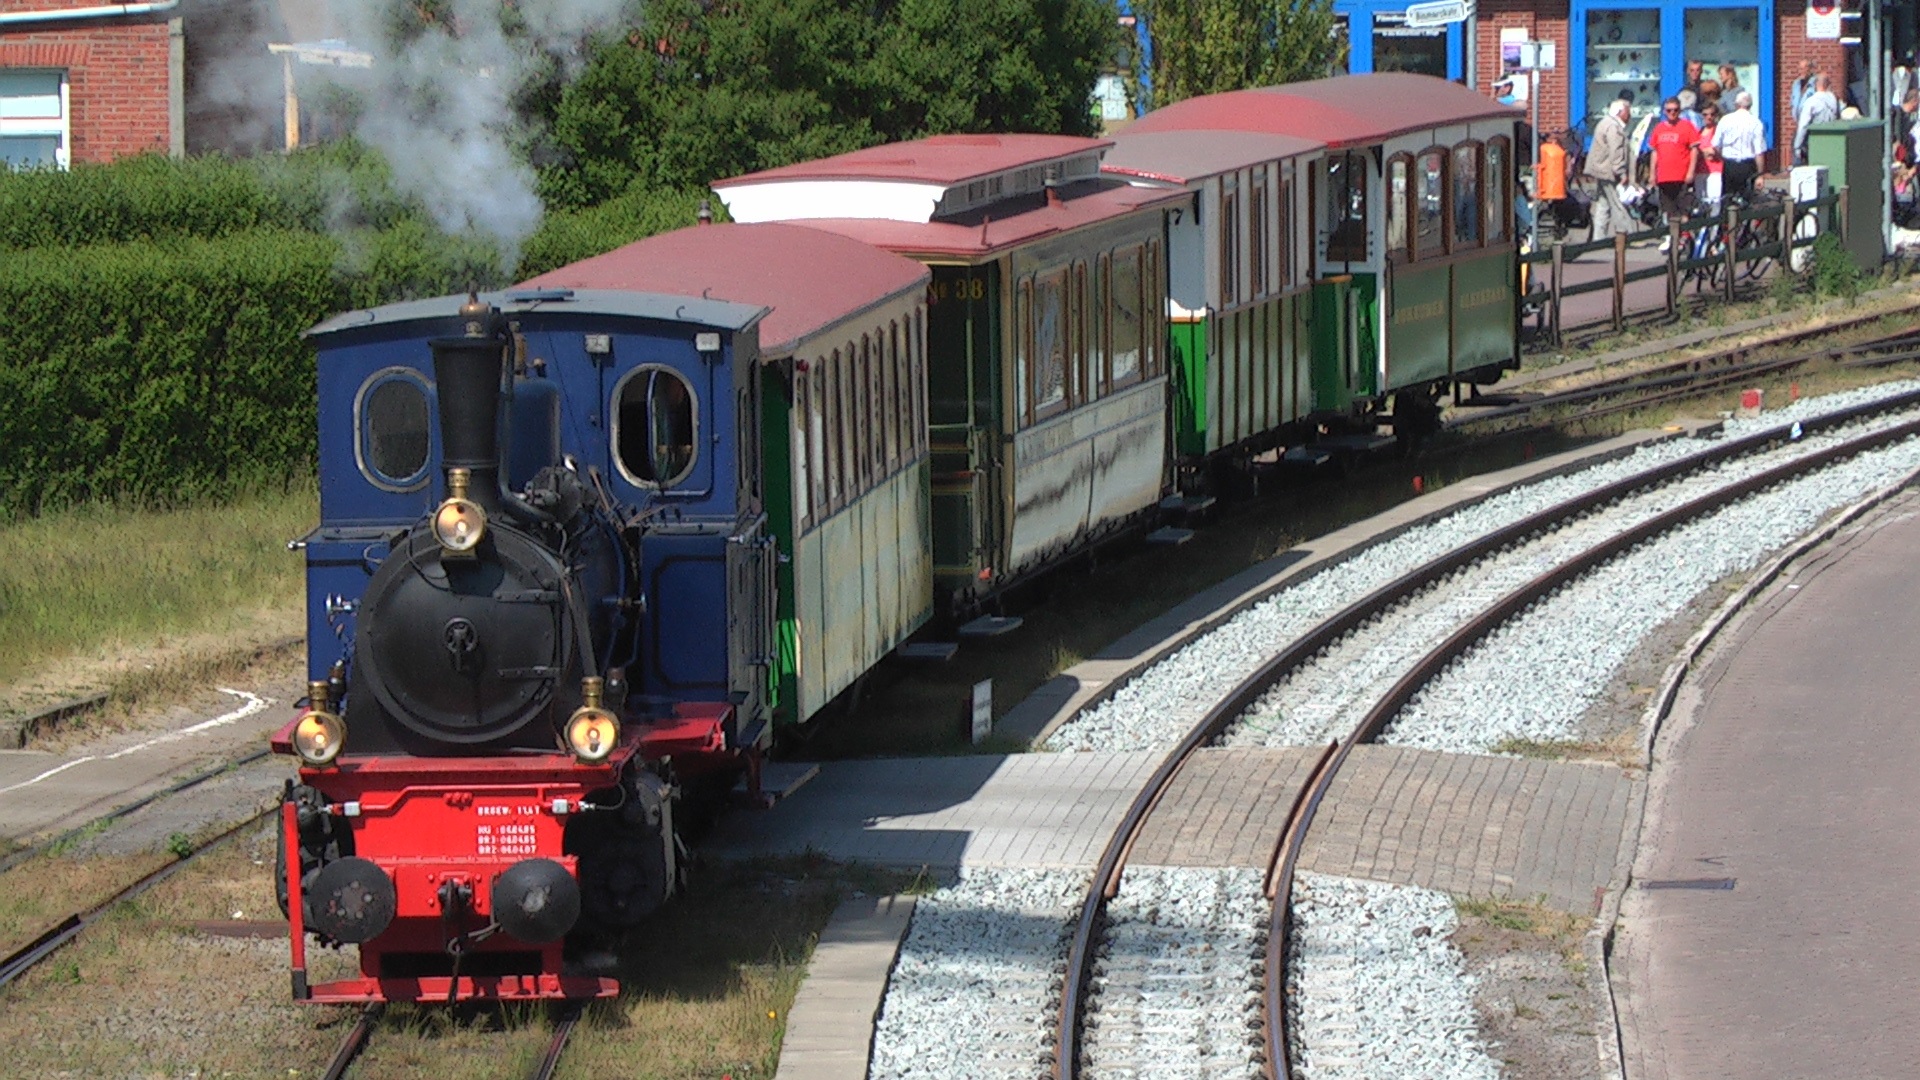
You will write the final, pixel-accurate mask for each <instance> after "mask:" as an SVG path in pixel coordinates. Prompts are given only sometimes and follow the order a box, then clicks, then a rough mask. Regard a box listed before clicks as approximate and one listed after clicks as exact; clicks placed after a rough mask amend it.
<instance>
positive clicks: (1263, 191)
mask: <svg viewBox="0 0 1920 1080" xmlns="http://www.w3.org/2000/svg"><path fill="white" fill-rule="evenodd" d="M1267 217H1268V215H1267V170H1266V166H1264V165H1263V166H1261V167H1260V168H1258V169H1255V170H1254V171H1253V189H1252V191H1251V192H1250V193H1249V196H1248V202H1247V267H1248V275H1247V295H1248V296H1249V297H1253V298H1258V297H1261V296H1265V295H1266V293H1267V288H1268V284H1267V247H1268V245H1267Z"/></svg>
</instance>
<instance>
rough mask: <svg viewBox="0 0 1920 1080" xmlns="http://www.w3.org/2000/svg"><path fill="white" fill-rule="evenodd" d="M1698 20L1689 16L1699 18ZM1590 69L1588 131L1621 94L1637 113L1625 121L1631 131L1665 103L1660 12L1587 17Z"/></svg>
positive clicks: (1597, 13)
mask: <svg viewBox="0 0 1920 1080" xmlns="http://www.w3.org/2000/svg"><path fill="white" fill-rule="evenodd" d="M1699 14H1700V13H1699V12H1693V13H1691V15H1692V16H1695V17H1697V16H1698V15H1699ZM1751 14H1752V12H1751V10H1749V11H1748V15H1749V16H1751ZM1586 69H1587V114H1588V115H1587V123H1586V129H1587V131H1589V132H1591V131H1592V130H1593V126H1594V124H1595V123H1597V122H1598V121H1599V119H1600V111H1601V110H1602V109H1604V108H1606V107H1607V103H1608V102H1610V101H1612V100H1613V99H1614V98H1617V97H1619V96H1620V92H1621V91H1622V90H1625V91H1627V92H1628V93H1630V94H1631V95H1632V97H1633V112H1632V116H1631V118H1630V119H1628V121H1627V127H1628V129H1629V130H1631V129H1632V128H1633V125H1634V124H1635V123H1636V122H1638V121H1639V119H1640V118H1641V117H1643V116H1646V115H1647V114H1648V113H1651V112H1652V111H1653V110H1654V109H1655V108H1656V107H1658V105H1659V103H1660V100H1661V99H1660V71H1661V57H1660V12H1658V11H1653V10H1645V11H1589V12H1588V13H1587V56H1586Z"/></svg>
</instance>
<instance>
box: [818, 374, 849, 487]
mask: <svg viewBox="0 0 1920 1080" xmlns="http://www.w3.org/2000/svg"><path fill="white" fill-rule="evenodd" d="M821 359H822V360H824V361H826V363H825V365H824V366H825V368H826V370H825V371H824V372H822V378H821V380H820V409H821V411H822V412H824V413H826V436H827V440H826V452H825V454H824V455H823V456H822V461H821V464H822V465H823V466H824V467H825V471H824V475H825V476H826V480H827V502H826V509H827V511H828V512H829V513H831V512H832V511H834V510H838V509H840V506H841V499H842V496H843V494H844V492H845V490H846V489H845V486H844V480H845V477H846V468H847V451H846V444H845V443H843V442H841V441H840V440H841V431H842V429H843V428H844V424H843V423H842V422H841V421H842V418H843V416H844V415H845V414H844V413H843V412H842V411H841V404H842V402H843V401H844V400H845V399H844V398H842V397H841V395H842V394H843V393H844V392H845V388H846V382H845V380H844V379H842V378H841V372H840V350H839V349H835V350H833V352H832V353H830V354H829V355H827V356H824V357H822V358H821Z"/></svg>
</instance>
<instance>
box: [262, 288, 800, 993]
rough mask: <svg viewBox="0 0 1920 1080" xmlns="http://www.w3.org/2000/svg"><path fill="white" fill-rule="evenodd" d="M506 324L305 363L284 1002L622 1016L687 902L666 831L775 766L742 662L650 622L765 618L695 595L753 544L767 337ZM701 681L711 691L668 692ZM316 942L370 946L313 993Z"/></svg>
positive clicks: (517, 313)
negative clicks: (300, 636)
mask: <svg viewBox="0 0 1920 1080" xmlns="http://www.w3.org/2000/svg"><path fill="white" fill-rule="evenodd" d="M504 300H505V303H504V305H502V306H501V307H496V306H495V305H494V304H493V303H492V302H491V298H490V299H489V300H481V299H480V298H478V297H473V298H469V300H468V302H467V303H466V304H464V305H462V304H461V303H460V302H459V300H458V299H457V298H446V299H442V300H438V301H428V302H421V303H415V304H405V305H395V306H393V307H390V308H383V309H379V310H376V311H373V312H357V313H353V314H350V315H346V316H341V317H339V318H337V319H335V320H332V321H331V322H329V323H327V324H323V325H322V326H321V327H319V328H316V330H315V331H314V332H313V334H312V336H313V338H314V339H315V340H316V343H317V344H318V346H319V353H320V363H319V371H320V388H321V472H322V481H321V516H322V526H321V528H320V529H318V530H316V531H315V533H314V534H312V535H310V536H309V537H308V539H307V541H306V542H305V547H306V550H307V554H308V560H309V611H310V623H312V624H313V625H314V626H316V627H323V628H324V632H315V633H312V634H311V635H310V638H309V668H310V676H309V677H310V680H311V681H310V694H309V698H308V700H307V701H306V702H305V703H304V708H303V711H302V712H301V714H300V715H299V716H298V717H297V718H296V719H295V720H294V722H293V723H291V724H289V725H288V726H287V728H286V729H284V730H283V731H282V733H281V735H280V736H279V737H278V738H277V739H276V742H275V748H276V749H278V750H281V751H283V752H286V753H290V754H293V755H295V756H297V757H298V758H299V759H300V770H299V779H298V783H297V784H290V785H289V790H288V793H287V796H286V799H285V801H284V805H283V808H282V819H281V853H282V857H281V859H280V860H279V865H278V876H279V879H280V889H281V896H282V900H283V903H284V905H285V907H286V909H287V911H288V915H289V919H290V922H291V924H292V927H293V939H294V940H293V952H294V956H293V968H294V989H295V996H296V997H297V998H299V999H301V1000H307V1001H322V1002H356V1001H384V1000H404V1001H424V1000H436V1001H456V1000H468V999H508V998H541V997H568V998H581V997H596V996H608V995H611V994H613V993H615V992H616V991H617V989H618V983H617V981H616V980H615V979H614V978H613V977H612V975H613V974H614V971H613V970H612V963H613V957H612V953H611V947H612V946H613V945H615V944H617V943H618V941H619V940H620V939H621V937H622V936H623V935H625V934H627V933H629V932H631V931H633V930H634V929H635V928H636V927H639V926H640V925H641V924H642V923H643V921H644V919H645V918H646V917H647V916H648V915H649V914H651V913H652V912H654V911H655V910H657V909H658V908H659V907H660V906H661V905H662V904H663V903H665V902H666V901H667V900H668V899H670V898H671V897H672V896H673V895H674V893H675V892H676V890H677V888H678V884H679V880H680V877H681V867H680V858H679V852H680V842H679V838H678V836H677V835H676V820H675V810H676V804H677V803H678V802H679V801H680V799H681V796H682V795H683V793H684V791H685V790H686V788H687V786H688V785H690V784H695V783H699V782H700V781H701V780H702V779H703V778H706V777H718V778H722V779H723V781H724V783H726V784H728V785H730V784H731V782H732V778H733V777H734V776H735V775H736V774H737V773H738V772H740V771H741V770H742V769H743V768H745V767H748V766H749V765H750V764H752V763H755V762H757V754H758V752H759V750H760V749H761V746H762V745H763V744H764V736H763V734H761V732H762V731H763V729H764V721H765V717H764V705H763V698H764V694H763V693H760V692H756V690H755V686H756V684H764V674H763V673H757V671H756V669H755V668H754V666H753V664H752V657H751V656H749V655H747V653H746V644H745V643H743V642H742V641H741V640H739V639H738V637H737V636H731V635H729V634H728V633H727V627H726V626H725V625H724V623H723V624H722V625H721V626H720V627H719V628H718V632H717V633H710V632H703V631H704V630H707V629H709V628H704V627H700V626H698V625H693V626H683V627H678V628H676V627H673V626H669V625H666V624H664V623H663V622H662V621H660V620H659V619H657V618H650V613H651V612H653V611H655V610H657V606H656V605H654V604H653V603H651V601H652V599H653V597H654V596H655V595H656V594H659V593H662V592H665V593H673V592H674V591H675V590H679V591H681V592H686V591H688V590H697V589H699V588H701V587H705V586H711V587H714V588H717V589H718V590H721V593H720V595H718V596H715V597H713V598H712V599H711V601H710V602H709V603H708V604H707V606H709V607H719V608H720V609H722V610H725V609H727V608H728V607H729V606H730V605H738V606H739V607H742V608H745V607H747V606H749V605H751V604H754V603H760V604H768V605H770V604H771V597H770V596H761V595H758V594H759V593H761V592H765V591H767V586H765V585H764V580H765V579H764V578H763V577H759V576H755V575H752V574H741V575H739V576H738V577H736V578H733V579H729V578H728V577H727V575H726V574H725V573H724V572H720V571H715V570H713V569H712V567H714V566H718V567H722V568H725V567H729V566H732V565H737V563H738V561H739V560H738V559H737V558H734V559H733V560H732V561H731V562H730V556H729V553H728V551H727V550H726V549H727V548H728V546H729V541H730V540H735V539H736V538H738V537H739V536H741V535H742V534H743V533H750V531H751V523H752V521H753V520H754V519H755V517H756V515H757V513H758V500H759V494H758V487H759V477H758V472H757V470H756V469H752V468H748V467H744V466H742V467H738V468H730V467H728V466H729V465H732V464H733V462H732V460H731V459H730V455H731V453H732V452H734V447H733V445H732V444H734V443H736V442H737V440H738V432H739V431H740V430H741V429H742V428H743V427H744V428H747V429H749V430H751V428H752V427H753V425H754V424H756V423H757V419H758V418H757V415H756V413H755V412H754V410H753V408H752V405H753V399H752V396H751V394H745V395H742V396H735V395H734V394H733V393H731V392H730V391H731V390H734V389H736V388H737V389H742V390H747V389H750V388H751V387H752V386H753V385H754V375H755V374H757V373H756V372H754V371H753V367H754V357H755V355H756V342H755V335H756V332H757V331H756V324H757V323H758V321H759V319H760V318H761V317H762V315H764V311H763V310H762V309H757V308H752V307H748V306H745V305H737V304H724V303H718V302H711V301H700V300H688V299H686V298H679V297H661V296H637V295H606V296H599V297H594V296H585V297H575V296H574V295H573V294H572V293H570V292H566V291H564V290H563V291H552V292H543V293H533V294H526V295H521V296H513V295H509V296H508V297H505V298H504ZM736 359H737V360H738V364H736V363H735V361H736ZM635 387H639V388H640V389H639V390H637V391H636V390H635V389H634V388H635ZM701 390H704V391H707V392H706V393H705V394H704V397H705V400H704V402H703V401H701V400H700V395H698V394H697V391H701ZM348 402H351V406H350V410H351V411H348V404H347V403H348ZM736 407H738V408H740V409H741V411H740V412H739V413H738V414H736V413H735V412H734V408H736ZM343 421H344V422H343ZM346 470H351V471H346ZM703 470H704V471H703ZM735 546H738V545H735ZM729 588H732V589H734V590H736V591H738V592H740V593H741V594H742V595H739V596H731V595H727V594H726V592H725V590H728V589H729ZM674 599H676V600H678V599H681V598H680V597H677V596H676V597H675V598H674ZM676 630H678V631H679V632H678V640H677V641H675V642H674V643H672V644H671V645H670V644H668V642H667V640H666V639H667V638H669V637H670V636H674V635H675V633H676ZM668 657H675V658H679V659H680V660H681V661H682V666H681V667H679V668H673V667H671V666H670V665H669V664H668V663H667V662H666V660H665V658H668ZM689 669H697V670H701V671H704V672H707V673H711V674H713V675H714V678H713V679H712V681H710V682H705V683H699V684H676V683H675V682H674V681H673V679H672V677H671V676H672V675H673V674H675V673H678V672H682V671H685V670H689ZM309 934H311V935H313V936H314V937H315V938H316V939H317V940H318V941H320V942H321V943H324V944H350V945H357V946H358V947H359V959H360V976H359V977H358V978H352V979H344V980H336V981H332V982H326V983H319V984H314V983H311V982H310V981H309V979H308V977H307V962H306V960H307V957H306V948H307V944H308V942H307V937H308V935H309Z"/></svg>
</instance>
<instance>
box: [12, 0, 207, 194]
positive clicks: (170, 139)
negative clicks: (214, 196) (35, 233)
mask: <svg viewBox="0 0 1920 1080" xmlns="http://www.w3.org/2000/svg"><path fill="white" fill-rule="evenodd" d="M178 8H179V3H178V0H172V2H160V3H147V4H137V3H136V4H115V5H110V6H102V5H100V4H98V3H95V2H94V0H0V160H4V161H5V162H6V163H7V165H9V166H12V167H15V168H20V167H34V166H40V167H55V168H67V167H69V166H70V165H72V164H73V163H75V162H81V161H111V160H113V159H115V158H119V157H125V156H127V155H129V154H139V153H155V152H157V153H163V154H165V153H173V154H178V153H181V152H184V150H185V142H184V139H185V129H184V123H183V117H184V112H185V104H184V102H185V98H184V85H185V80H184V49H183V42H182V37H183V35H182V32H181V20H180V17H179V10H178Z"/></svg>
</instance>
